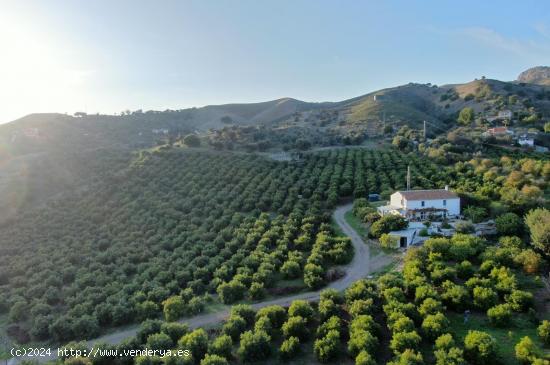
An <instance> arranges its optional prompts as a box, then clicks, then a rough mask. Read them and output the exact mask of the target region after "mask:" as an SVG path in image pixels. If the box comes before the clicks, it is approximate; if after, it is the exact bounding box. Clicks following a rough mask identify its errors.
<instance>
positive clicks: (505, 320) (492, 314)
mask: <svg viewBox="0 0 550 365" xmlns="http://www.w3.org/2000/svg"><path fill="white" fill-rule="evenodd" d="M487 317H489V320H490V321H491V323H492V324H494V325H495V326H499V327H504V326H506V325H507V324H509V322H510V320H511V319H512V307H511V306H510V304H499V305H496V306H494V307H492V308H489V310H487Z"/></svg>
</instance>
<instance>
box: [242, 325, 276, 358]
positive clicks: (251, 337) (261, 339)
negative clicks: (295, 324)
mask: <svg viewBox="0 0 550 365" xmlns="http://www.w3.org/2000/svg"><path fill="white" fill-rule="evenodd" d="M270 340H271V337H269V335H268V334H267V333H265V332H262V331H260V332H252V331H246V332H245V333H243V334H242V335H241V343H240V346H239V349H238V351H237V352H238V354H239V356H240V357H241V359H242V360H243V361H245V362H250V361H257V360H262V359H265V358H267V357H269V355H270V353H271V346H270V345H269V341H270Z"/></svg>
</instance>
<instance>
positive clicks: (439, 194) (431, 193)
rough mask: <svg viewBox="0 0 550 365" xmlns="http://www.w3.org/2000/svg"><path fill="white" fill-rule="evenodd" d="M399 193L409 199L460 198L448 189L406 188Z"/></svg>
mask: <svg viewBox="0 0 550 365" xmlns="http://www.w3.org/2000/svg"><path fill="white" fill-rule="evenodd" d="M399 193H400V194H401V195H402V196H403V197H404V198H405V199H407V200H409V201H411V200H433V199H458V195H456V194H455V193H453V192H452V191H449V190H446V189H438V190H406V191H399Z"/></svg>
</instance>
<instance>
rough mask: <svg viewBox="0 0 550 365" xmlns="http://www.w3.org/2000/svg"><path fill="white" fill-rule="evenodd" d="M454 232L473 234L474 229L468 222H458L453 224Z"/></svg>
mask: <svg viewBox="0 0 550 365" xmlns="http://www.w3.org/2000/svg"><path fill="white" fill-rule="evenodd" d="M455 230H456V231H457V232H458V233H474V232H475V227H474V225H473V224H472V223H470V222H458V223H457V224H455Z"/></svg>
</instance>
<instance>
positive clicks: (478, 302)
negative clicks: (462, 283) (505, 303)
mask: <svg viewBox="0 0 550 365" xmlns="http://www.w3.org/2000/svg"><path fill="white" fill-rule="evenodd" d="M472 293H473V297H474V305H475V306H476V307H478V308H480V309H488V308H491V307H492V306H494V305H495V304H497V302H498V295H497V293H496V292H495V291H494V290H493V289H491V288H483V287H480V286H476V287H475V288H474V290H473V291H472Z"/></svg>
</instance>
